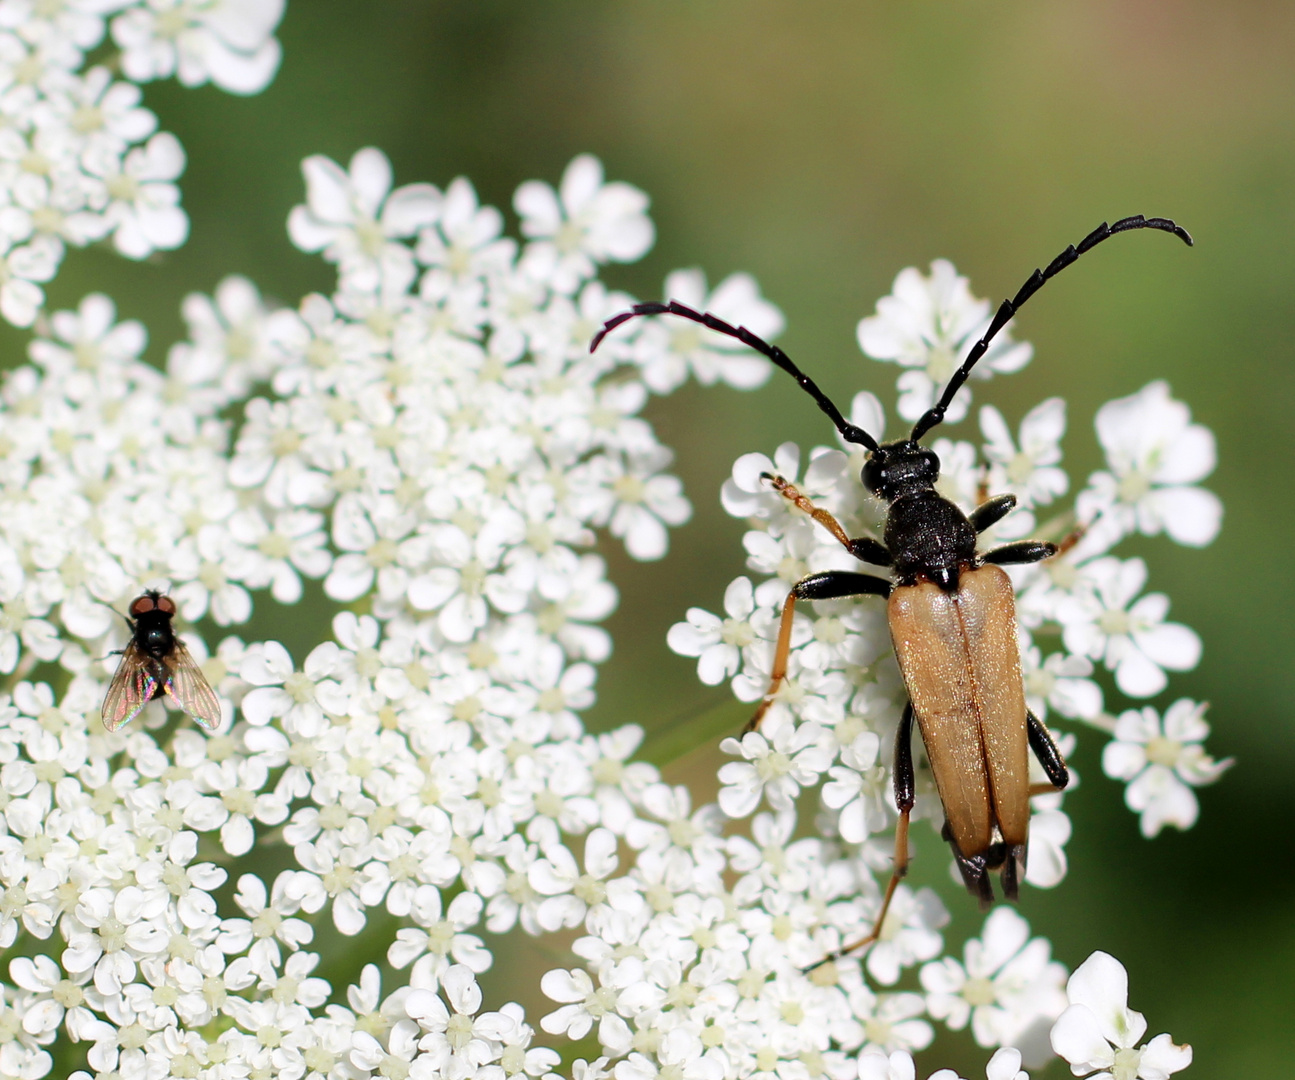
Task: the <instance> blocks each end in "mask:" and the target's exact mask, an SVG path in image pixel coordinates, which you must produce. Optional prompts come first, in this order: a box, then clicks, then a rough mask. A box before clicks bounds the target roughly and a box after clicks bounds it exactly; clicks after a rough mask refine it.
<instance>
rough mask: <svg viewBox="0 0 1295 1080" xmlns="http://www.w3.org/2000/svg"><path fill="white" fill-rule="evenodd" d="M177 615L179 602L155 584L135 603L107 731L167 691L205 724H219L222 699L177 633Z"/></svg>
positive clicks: (111, 693) (111, 692) (108, 702)
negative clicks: (176, 610) (157, 588)
mask: <svg viewBox="0 0 1295 1080" xmlns="http://www.w3.org/2000/svg"><path fill="white" fill-rule="evenodd" d="M174 618H175V601H174V600H172V599H171V598H170V597H169V596H165V595H163V594H162V593H161V592H159V591H158V590H156V589H150V590H148V591H147V592H145V593H144V594H143V595H142V596H138V597H136V598H135V599H134V600H133V601H132V602H131V605H130V614H129V615H128V616H127V620H126V621H127V622H128V623H129V624H130V630H131V636H130V641H129V642H128V643H127V645H126V647H125V648H124V649H122V650H121V662H120V663H119V664H118V665H117V673H116V674H115V675H113V677H112V682H111V683H110V684H109V686H108V693H107V694H106V695H105V697H104V699H103V726H104V727H106V728H107V729H108V730H109V731H116V730H117V729H118V728H119V727H121V726H122V725H123V724H128V723H130V721H131V720H133V719H134V718H135V717H136V716H138V715H139V713H140V712H141V711H142V710H143V708H144V706H145V705H147V704H148V703H149V702H150V701H152V700H153V698H156V697H161V696H162V695H163V694H165V695H167V696H168V697H171V698H173V699H174V700H175V702H176V704H177V705H179V706H180V708H182V709H183V710H184V711H185V712H187V713H188V714H189V715H190V716H192V717H193V718H194V719H195V720H197V721H198V723H200V724H202V726H203V727H206V728H210V729H212V730H214V729H215V728H217V727H219V726H220V717H221V711H220V699H219V698H218V697H217V696H216V693H215V691H214V690H212V688H211V686H210V684H209V683H208V682H207V679H206V677H205V676H204V675H203V674H202V669H201V668H199V667H198V665H197V664H196V663H194V660H193V657H192V656H190V655H189V650H188V649H186V648H185V646H184V642H182V641H181V640H180V639H179V638H178V637H176V636H175V630H174V629H173V628H172V626H171V620H172V619H174Z"/></svg>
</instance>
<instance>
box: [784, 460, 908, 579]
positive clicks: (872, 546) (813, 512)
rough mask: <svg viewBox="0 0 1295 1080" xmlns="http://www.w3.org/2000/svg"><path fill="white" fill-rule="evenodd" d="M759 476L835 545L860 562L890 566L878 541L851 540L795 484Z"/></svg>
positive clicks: (842, 528)
mask: <svg viewBox="0 0 1295 1080" xmlns="http://www.w3.org/2000/svg"><path fill="white" fill-rule="evenodd" d="M760 475H761V476H762V477H763V478H764V479H766V480H768V481H769V483H770V484H772V485H773V489H774V490H775V491H776V492H777V493H778V494H779V495H781V496H782V497H783V498H784V499H786V500H788V501H789V502H792V503H794V504H795V505H796V508H797V509H798V510H802V511H803V512H804V513H806V514H808V515H809V516H810V517H812V518H813V519H814V520H815V521H817V522H818V523H819V524H820V525H822V526H823V528H825V529H826V530H827V531H828V532H830V533H831V534H832V536H833V537H834V538H835V539H836V541H837V543H839V544H840V545H841V546H842V547H844V548H845V550H846V551H848V552H849V553H850V554H851V555H853V556H854V557H855V558H856V559H858V560H859V561H860V562H866V563H872V565H873V566H890V565H891V562H892V558H891V554H890V551H889V550H888V549H887V547H886V545H885V544H883V543H882V542H881V541H880V540H874V539H873V538H872V537H871V536H859V537H854V538H851V537H850V536H848V535H846V531H845V528H844V527H843V526H842V525H841V523H840V522H839V521H837V520H836V518H834V517H833V516H832V515H831V514H830V513H829V512H828V511H826V510H824V509H823V508H822V507H821V506H815V505H814V504H813V503H812V502H811V501H810V499H809V497H808V496H807V495H804V494H802V493H801V491H800V489H799V488H797V487H796V485H795V484H793V483H791V482H790V481H788V480H784V479H783V478H782V477H781V476H774V475H773V474H772V473H761V474H760Z"/></svg>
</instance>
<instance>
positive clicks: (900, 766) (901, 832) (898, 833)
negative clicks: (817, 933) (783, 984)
mask: <svg viewBox="0 0 1295 1080" xmlns="http://www.w3.org/2000/svg"><path fill="white" fill-rule="evenodd" d="M916 787H917V779H916V775H915V773H914V771H913V703H912V702H911V701H910V702H909V703H908V704H907V705H905V706H904V715H903V716H902V717H901V718H900V721H899V730H898V731H896V732H895V808H896V809H897V810H898V811H899V822H898V823H897V824H896V825H895V866H894V869H893V870H891V872H890V882H889V884H887V885H886V895H885V896H884V897H882V901H881V910H880V911H878V912H877V918H876V921H875V922H873V924H872V929H871V930H870V931H868V935H867V936H866V937H861V938H860V939H859V940H858V941H852V942H851V943H850V944H849V945H843V946H842V947H841V948H839V949H837V950H836V952H833V953H828V954H827V956H825V957H823V959H822V960H819V961H818V962H817V963H814V964H811V965H810V966H809V967H807V968H806V969H805V970H806V971H813V970H814V968H816V967H821V966H822V965H823V964H827V963H830V962H832V961H833V960H840V959H841V957H843V956H846V955H848V954H849V953H852V952H854V951H855V950H856V949H862V948H863V947H864V946H865V945H871V944H872V943H873V942H874V941H876V940H877V939H878V938H879V937H880V936H881V928H882V926H884V925H885V922H886V914H887V912H889V911H890V902H891V901H892V900H893V899H894V898H895V890H896V889H897V888H898V887H899V883H900V881H901V880H902V879H903V877H904V875H905V874H907V873H908V816H909V814H911V813H912V812H913V803H914V802H915V801H916Z"/></svg>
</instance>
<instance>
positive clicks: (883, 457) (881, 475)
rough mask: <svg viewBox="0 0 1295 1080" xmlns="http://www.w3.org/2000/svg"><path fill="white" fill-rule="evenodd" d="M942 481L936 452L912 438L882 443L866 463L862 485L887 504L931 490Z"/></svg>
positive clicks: (864, 464)
mask: <svg viewBox="0 0 1295 1080" xmlns="http://www.w3.org/2000/svg"><path fill="white" fill-rule="evenodd" d="M939 478H940V459H939V458H938V457H936V455H935V451H934V450H928V449H927V448H926V447H924V446H921V445H919V444H918V443H915V442H914V441H913V440H912V439H899V440H897V441H895V442H889V443H882V444H881V445H880V446H879V447H877V449H876V450H874V451H873V452H872V453H870V454H869V455H868V459H867V460H866V461H865V462H864V463H863V486H864V487H866V488H867V489H868V490H869V491H871V492H872V493H873V494H874V495H878V496H880V497H881V498H883V499H885V500H886V501H887V502H894V501H895V500H896V499H901V498H903V497H904V496H905V495H915V494H916V493H917V492H919V491H925V490H928V489H929V488H932V487H934V486H935V482H936V481H937V480H938V479H939Z"/></svg>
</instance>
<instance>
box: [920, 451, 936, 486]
mask: <svg viewBox="0 0 1295 1080" xmlns="http://www.w3.org/2000/svg"><path fill="white" fill-rule="evenodd" d="M921 462H922V473H921V475H922V479H923V480H924V481H926V483H928V484H934V483H935V482H936V481H937V480H938V479H940V458H939V456H938V455H937V454H936V453H935V451H934V450H923V451H922V454H921Z"/></svg>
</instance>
